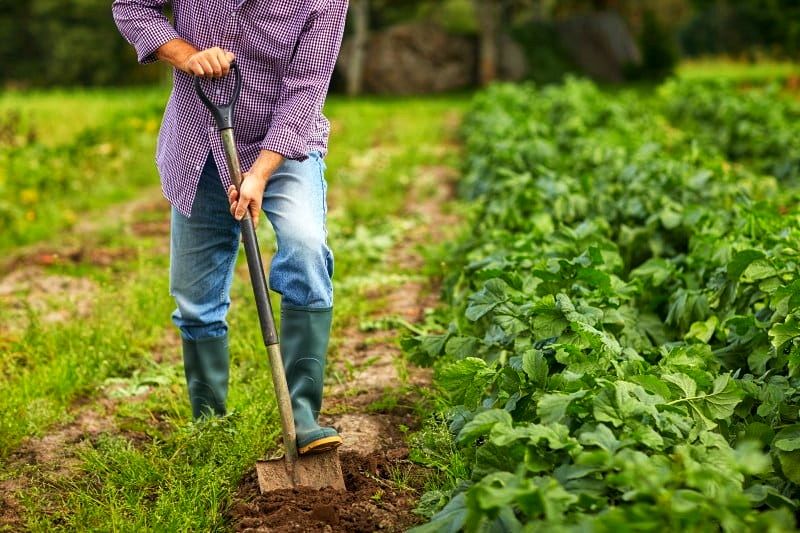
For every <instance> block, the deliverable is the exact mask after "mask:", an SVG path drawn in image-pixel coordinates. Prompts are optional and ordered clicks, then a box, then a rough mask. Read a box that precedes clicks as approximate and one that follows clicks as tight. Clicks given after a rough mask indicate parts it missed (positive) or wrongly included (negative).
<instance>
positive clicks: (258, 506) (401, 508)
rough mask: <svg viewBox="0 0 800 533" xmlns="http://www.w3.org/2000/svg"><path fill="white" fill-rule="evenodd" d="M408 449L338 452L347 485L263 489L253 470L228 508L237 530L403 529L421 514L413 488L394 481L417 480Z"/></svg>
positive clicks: (351, 532) (352, 531) (417, 472)
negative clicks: (416, 509) (399, 478)
mask: <svg viewBox="0 0 800 533" xmlns="http://www.w3.org/2000/svg"><path fill="white" fill-rule="evenodd" d="M407 456H408V450H407V449H405V448H394V449H392V450H391V451H385V450H384V451H378V452H373V453H371V454H369V455H362V454H360V453H357V452H352V451H350V452H342V453H341V454H340V457H341V461H342V471H343V472H344V478H345V486H346V487H347V491H335V490H325V489H323V490H312V489H299V490H298V489H289V490H282V491H275V492H271V493H268V494H264V495H261V494H259V493H258V481H257V480H256V477H255V471H253V472H251V473H249V474H248V475H247V477H246V478H245V480H244V482H243V484H242V488H241V489H240V491H239V494H238V498H237V499H239V500H241V503H239V504H237V505H236V506H235V507H234V508H233V510H232V512H231V518H232V521H233V526H234V527H235V528H236V530H238V531H245V532H251V531H259V532H269V531H275V532H278V531H280V532H293V531H296V532H306V531H326V532H331V533H333V532H342V533H344V532H347V533H359V532H368V531H369V532H372V531H377V530H380V531H405V530H407V529H408V528H410V527H412V526H414V525H416V524H418V523H419V522H420V518H419V517H418V516H416V515H414V514H413V513H412V512H411V509H413V507H414V505H415V503H416V495H415V493H414V492H411V491H408V490H402V489H400V488H398V487H397V484H396V483H395V482H394V481H393V478H394V477H396V476H398V475H399V474H398V471H402V475H403V476H405V477H406V478H409V479H411V480H412V482H413V481H415V479H414V478H415V476H418V477H421V478H423V479H424V472H421V471H420V470H421V469H420V468H419V467H417V466H415V465H413V464H411V463H410V462H409V461H408V460H407Z"/></svg>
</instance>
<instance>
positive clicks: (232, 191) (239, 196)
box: [228, 172, 267, 227]
mask: <svg viewBox="0 0 800 533" xmlns="http://www.w3.org/2000/svg"><path fill="white" fill-rule="evenodd" d="M266 187H267V180H266V179H265V178H263V177H261V176H258V175H255V174H254V173H252V172H245V173H244V174H243V175H242V186H241V188H240V190H239V191H238V192H237V190H236V187H234V186H233V185H231V186H230V187H229V188H228V201H229V202H230V204H231V215H233V218H235V219H236V220H242V218H244V214H245V212H246V210H249V211H250V218H252V219H253V226H255V227H258V219H259V217H260V216H261V202H262V201H263V200H264V189H265V188H266Z"/></svg>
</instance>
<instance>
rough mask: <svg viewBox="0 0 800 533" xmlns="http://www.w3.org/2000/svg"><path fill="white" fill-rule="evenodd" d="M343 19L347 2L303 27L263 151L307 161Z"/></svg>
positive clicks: (333, 1) (340, 0) (334, 2)
mask: <svg viewBox="0 0 800 533" xmlns="http://www.w3.org/2000/svg"><path fill="white" fill-rule="evenodd" d="M346 19H347V0H329V1H328V2H327V6H326V7H325V8H324V9H323V10H321V11H320V12H319V13H318V14H317V15H316V16H315V17H314V18H313V19H312V20H310V21H309V22H308V23H307V24H306V27H305V28H304V29H303V32H302V33H301V35H300V38H299V40H298V43H297V47H296V49H295V53H294V56H293V57H292V60H291V62H290V63H289V67H288V68H287V71H286V73H285V74H284V76H283V80H282V83H281V92H280V97H279V99H278V105H277V107H276V112H275V114H274V115H273V118H272V123H271V124H270V127H269V130H268V131H267V135H266V137H265V138H264V140H263V142H262V143H261V149H262V150H272V151H273V152H277V153H279V154H281V155H282V156H284V157H285V158H287V159H294V160H298V161H302V160H304V159H306V158H307V155H306V150H307V146H308V142H309V140H310V134H311V128H312V126H313V125H314V122H315V120H316V118H317V117H318V116H319V114H320V113H321V112H322V106H323V105H324V103H325V96H326V95H327V93H328V87H329V85H330V81H331V75H332V74H333V68H334V66H335V65H336V58H337V56H338V55H339V48H340V47H341V44H342V35H343V33H344V26H345V21H346Z"/></svg>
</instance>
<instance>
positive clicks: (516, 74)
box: [500, 35, 528, 81]
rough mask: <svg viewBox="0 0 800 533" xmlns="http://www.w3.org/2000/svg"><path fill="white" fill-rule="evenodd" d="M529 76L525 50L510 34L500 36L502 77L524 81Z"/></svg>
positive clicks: (506, 79) (503, 78) (507, 79)
mask: <svg viewBox="0 0 800 533" xmlns="http://www.w3.org/2000/svg"><path fill="white" fill-rule="evenodd" d="M527 76H528V58H527V57H525V50H524V49H523V48H522V46H521V45H520V44H519V43H517V41H515V40H514V39H512V38H511V36H510V35H502V36H501V37H500V79H502V80H505V81H522V80H524V79H525V78H526V77H527Z"/></svg>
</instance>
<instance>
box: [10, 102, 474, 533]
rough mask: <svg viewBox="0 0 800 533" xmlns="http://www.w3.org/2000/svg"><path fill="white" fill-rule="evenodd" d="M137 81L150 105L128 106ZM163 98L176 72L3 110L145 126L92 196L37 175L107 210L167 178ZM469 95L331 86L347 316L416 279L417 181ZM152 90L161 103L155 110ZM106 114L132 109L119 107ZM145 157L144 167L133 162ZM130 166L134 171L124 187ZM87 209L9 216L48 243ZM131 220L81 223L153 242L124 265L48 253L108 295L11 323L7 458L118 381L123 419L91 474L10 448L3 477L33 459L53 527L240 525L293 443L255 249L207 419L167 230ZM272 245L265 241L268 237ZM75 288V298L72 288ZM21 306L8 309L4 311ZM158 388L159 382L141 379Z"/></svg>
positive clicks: (26, 470)
mask: <svg viewBox="0 0 800 533" xmlns="http://www.w3.org/2000/svg"><path fill="white" fill-rule="evenodd" d="M126 94H127V98H128V99H129V98H133V99H134V100H136V101H140V102H142V105H141V106H135V107H130V106H126V104H125V102H126ZM163 98H164V92H163V89H161V88H157V89H151V90H138V89H137V90H135V91H133V92H131V93H129V94H128V93H126V92H125V91H78V92H58V93H36V94H32V95H29V96H28V95H22V94H14V93H11V94H9V95H6V96H4V97H3V100H2V103H0V114H2V113H3V110H8V109H18V110H19V111H20V113H21V116H24V117H26V118H25V120H26V121H29V122H26V123H25V125H23V127H22V130H19V131H23V132H24V131H26V130H25V128H30V129H31V130H32V131H38V132H41V131H47V132H49V135H48V136H47V137H48V138H47V141H46V142H45V141H44V137H42V136H40V135H39V134H37V135H38V136H39V137H37V139H38V140H35V141H34V142H33V143H32V144H35V145H36V146H37V148H36V150H40V149H41V150H44V152H43V153H45V154H56V155H58V154H61V153H62V152H64V151H69V150H71V149H73V148H75V146H76V143H77V142H78V141H79V140H80V139H82V138H85V136H86V135H93V136H97V139H100V144H103V143H105V142H106V141H108V139H110V138H111V137H112V136H113V135H122V136H129V135H134V136H135V137H136V138H137V139H138V141H137V142H138V143H139V144H138V145H137V147H136V149H135V151H134V150H133V149H132V148H131V147H125V149H126V150H131V152H130V158H128V159H125V156H124V155H123V152H120V151H115V150H112V151H111V152H110V153H109V154H105V155H103V154H101V156H102V157H100V158H99V159H98V160H96V161H94V162H93V163H92V166H91V169H93V172H95V176H101V175H105V174H106V173H107V171H108V170H109V169H114V170H115V171H116V172H118V174H117V175H116V176H115V178H116V179H115V180H114V181H113V182H112V183H110V184H109V188H108V189H107V190H106V189H103V188H97V189H95V188H90V189H87V190H85V191H82V194H80V195H67V196H62V197H59V198H53V197H52V196H51V195H50V194H49V192H48V191H49V189H48V188H47V187H46V186H45V184H44V183H43V182H37V183H38V184H39V187H40V188H37V189H35V192H36V194H38V195H39V197H40V198H41V202H42V204H41V205H42V210H43V212H49V211H52V210H73V211H75V212H80V213H81V216H82V217H83V216H86V217H88V218H97V217H99V214H100V213H103V212H107V211H108V209H109V205H108V204H109V202H110V201H111V200H112V199H113V201H115V202H122V201H127V200H129V199H134V198H136V197H137V196H139V195H141V194H143V191H146V190H151V189H152V187H153V185H154V183H155V182H156V173H155V169H154V168H153V163H152V146H153V143H154V135H155V128H154V127H153V126H152V124H150V125H148V124H149V123H148V121H149V120H151V119H152V117H153V116H156V115H155V114H156V113H157V112H158V110H159V106H160V105H163V104H159V102H162V99H163ZM128 101H129V100H128ZM466 101H467V99H466V98H464V97H443V98H416V99H378V98H375V99H364V100H348V99H343V98H332V99H331V101H330V102H329V105H328V108H327V114H328V116H329V117H330V118H331V120H332V122H333V131H334V133H333V138H332V144H331V152H330V155H329V157H328V158H327V165H328V173H327V180H328V183H329V208H330V209H329V218H328V221H329V238H330V241H331V246H332V248H333V250H334V253H335V254H336V274H335V282H336V286H337V294H336V302H337V303H336V307H335V324H336V327H337V328H339V329H338V331H341V328H342V327H343V326H344V325H346V324H359V323H360V322H362V321H364V320H366V319H367V318H368V316H369V314H370V313H371V312H373V311H374V310H375V309H376V308H377V306H379V305H381V302H380V300H370V299H369V297H368V294H367V291H368V289H369V288H371V287H373V288H374V287H375V286H378V287H380V286H382V285H385V284H395V283H402V281H403V280H404V279H407V274H404V273H400V274H398V272H397V269H396V268H395V266H394V265H391V264H387V263H386V261H385V257H386V254H387V252H388V251H389V250H390V249H391V247H392V246H393V245H394V243H396V242H397V241H398V240H399V239H402V233H403V231H404V229H405V228H406V227H407V225H408V222H407V221H404V219H403V217H404V215H403V211H404V206H405V201H406V193H407V190H408V187H409V185H410V184H411V180H413V178H414V176H415V173H416V172H417V169H418V168H419V167H420V166H422V165H429V164H442V157H441V151H440V148H437V147H440V145H441V143H442V142H443V138H444V136H445V132H446V130H447V125H446V122H447V121H448V120H450V118H449V117H450V112H454V113H456V115H455V116H457V113H459V112H460V111H461V110H462V109H463V108H464V107H465V104H466ZM145 107H146V108H147V110H146V113H145V114H147V113H149V114H148V115H147V116H146V117H145V118H143V117H142V109H143V108H145ZM62 108H63V109H69V110H75V109H82V110H83V111H82V112H83V113H86V116H87V117H90V118H88V119H87V121H86V122H84V123H83V124H81V125H80V126H79V125H78V120H77V115H76V114H73V113H74V111H66V112H65V113H66V114H65V115H64V117H65V120H64V121H63V122H61V123H59V124H58V125H57V126H56V125H54V124H55V122H57V121H54V120H53V115H54V113H56V112H57V111H58V110H59V109H62ZM104 117H106V118H108V117H110V119H109V120H113V121H114V124H108V123H107V122H104V120H105V119H104ZM139 121H143V122H139ZM51 126H52V127H51ZM131 128H133V129H134V130H135V132H136V133H135V134H132V133H131V131H129V130H130V129H131ZM137 128H138V129H137ZM87 131H88V132H90V133H88V134H87ZM109 132H111V133H109ZM125 138H127V137H125ZM15 142H16V141H15ZM69 147H72V148H69ZM28 148H29V147H28ZM28 148H23V149H28ZM10 151H11V150H8V151H7V152H6V156H8V153H9V152H10ZM134 152H135V154H134ZM83 153H84V152H80V151H78V154H83ZM12 157H13V156H12ZM120 158H122V159H123V160H124V164H122V163H120ZM6 162H7V161H6ZM445 163H447V164H452V165H455V164H457V161H455V160H453V159H452V158H450V159H448V160H447V161H445ZM28 164H36V165H40V166H41V167H42V168H41V169H40V172H41V173H42V174H43V175H46V174H52V173H56V172H58V167H57V166H56V165H57V161H56V160H55V159H47V158H45V159H41V160H38V161H36V162H28ZM109 165H110V166H109ZM133 174H135V175H136V176H138V177H136V178H135V179H129V175H133ZM122 181H124V182H125V183H126V185H124V186H122V187H119V183H120V182H122ZM14 183H16V184H18V183H19V182H14ZM2 186H3V182H0V187H2ZM5 186H6V187H8V182H5ZM115 186H116V187H119V188H120V189H121V190H122V192H120V190H116V189H115V188H114V187H115ZM20 191H21V190H18V191H17V192H20ZM115 195H116V196H115ZM118 205H120V206H121V205H124V204H118ZM37 213H38V211H37ZM166 216H167V211H166V209H161V210H159V211H150V212H146V213H142V214H139V215H137V217H138V219H140V220H148V221H153V220H156V221H157V220H159V217H160V219H161V220H163V219H164V217H166ZM73 224H74V223H73ZM70 226H71V223H70V221H69V220H66V219H64V218H59V217H48V216H47V215H42V216H41V217H39V216H38V215H37V218H36V219H35V220H33V221H27V226H26V227H28V228H29V229H31V228H33V229H31V232H32V233H31V235H30V236H27V237H25V238H21V237H20V238H9V237H8V235H6V234H5V232H4V235H3V237H0V250H13V249H14V248H15V247H17V246H19V245H20V244H27V243H33V242H40V243H41V242H44V243H50V244H49V245H51V246H58V242H59V240H60V239H59V233H62V232H64V231H68V228H69V227H70ZM34 229H35V231H34ZM119 230H120V222H119V221H116V220H107V221H105V223H103V220H102V218H99V222H98V225H97V227H95V228H94V229H93V230H92V231H94V232H95V233H96V234H95V235H80V236H77V235H76V236H73V237H74V239H76V240H77V241H78V242H90V243H102V244H103V246H107V247H110V248H131V249H134V250H137V251H138V255H137V257H136V258H135V259H130V260H126V261H121V262H117V263H115V264H114V265H113V266H112V267H103V266H98V265H90V264H88V265H83V264H81V265H77V266H76V265H63V266H53V267H48V269H46V272H47V273H49V274H54V275H63V276H79V277H81V278H89V279H92V280H94V283H95V284H96V286H97V290H96V291H95V292H94V293H93V294H92V295H91V299H92V300H93V301H92V305H91V308H92V310H91V312H90V313H89V314H87V315H85V316H82V317H80V318H78V317H77V316H76V317H74V318H73V319H72V320H69V321H67V322H62V323H48V322H46V321H43V320H42V316H41V315H42V311H39V310H36V309H31V310H30V311H29V315H30V316H29V318H30V319H31V325H30V326H28V327H27V328H26V329H24V330H22V331H18V332H16V333H14V332H10V333H8V334H5V333H4V334H2V336H1V337H2V338H0V350H2V351H0V388H2V390H3V391H4V393H5V394H3V395H2V396H0V413H2V418H1V419H0V424H2V425H1V426H0V429H1V430H2V431H0V461H2V460H4V459H8V458H9V457H10V454H11V452H13V451H14V450H15V449H17V448H18V447H19V445H20V442H21V441H22V440H23V439H25V438H26V437H30V436H36V435H42V434H45V433H47V432H48V431H49V430H50V428H52V426H53V425H54V424H56V423H60V422H67V421H69V420H70V419H71V418H73V417H74V416H75V415H76V412H77V411H78V410H81V409H95V408H97V409H100V405H101V402H105V397H106V396H108V395H110V394H111V393H110V392H109V391H113V394H114V395H116V396H117V397H118V400H117V403H116V404H115V405H114V407H113V408H112V409H111V415H112V416H113V417H114V420H113V423H114V426H115V427H116V430H114V431H112V432H111V433H110V434H109V435H107V436H103V437H101V438H99V439H98V440H97V441H96V442H92V443H88V444H87V445H86V446H85V447H82V448H81V452H80V456H79V459H80V461H79V464H78V465H77V467H76V468H77V473H76V475H74V476H67V477H64V476H63V475H58V476H57V475H54V474H53V473H52V472H48V471H47V470H46V469H37V468H30V467H24V466H21V465H20V464H18V463H7V464H6V465H4V467H3V468H2V469H0V470H2V472H3V473H2V474H0V481H1V480H2V479H6V478H9V477H12V476H19V475H24V476H25V477H27V478H28V479H30V480H32V481H31V484H30V486H29V487H28V488H27V489H26V491H25V493H24V495H23V498H22V501H23V504H24V505H25V507H26V509H27V524H26V525H27V527H28V528H30V529H32V530H36V531H44V530H47V531H49V530H53V529H97V530H125V531H127V530H136V531H138V530H155V531H163V530H167V531H172V530H217V529H222V528H224V527H225V521H224V515H225V511H226V510H227V509H228V507H229V506H230V505H231V503H232V498H233V494H234V491H235V489H236V486H237V484H238V482H239V479H240V477H241V476H242V475H243V473H244V472H245V471H246V470H247V469H248V468H250V467H251V466H252V464H253V462H254V461H255V460H256V458H258V457H260V456H264V455H267V454H269V452H270V451H271V450H274V449H275V445H276V442H277V436H278V425H277V414H276V412H275V406H274V403H273V401H272V399H271V393H270V392H269V391H270V390H271V385H270V383H269V378H268V376H269V372H268V368H267V363H266V357H265V354H264V349H263V345H262V343H261V339H260V337H259V335H260V333H259V328H258V326H257V319H256V313H255V307H254V305H253V304H252V295H251V292H250V288H249V285H248V284H247V282H246V279H245V276H244V275H243V274H244V268H245V267H244V265H243V264H242V262H241V258H240V264H239V268H238V271H239V275H237V278H236V281H235V283H234V287H233V290H232V298H233V300H234V306H233V308H232V310H231V314H230V316H229V321H230V326H231V332H232V340H231V352H232V369H231V374H232V375H231V390H230V398H229V408H230V409H231V410H232V414H231V415H230V416H228V417H226V418H225V419H223V420H215V421H211V422H206V423H200V424H192V423H190V422H189V418H190V413H189V406H188V401H187V399H186V391H185V387H184V385H183V376H182V369H181V365H180V363H179V354H178V347H177V345H176V342H175V341H176V336H175V333H174V331H173V329H172V326H171V324H170V323H169V313H170V311H171V309H172V307H173V303H172V301H171V299H170V297H169V295H168V291H167V262H166V257H164V254H163V252H161V251H159V250H163V245H164V241H165V239H166V238H167V237H166V236H153V237H137V236H135V235H132V234H127V233H122V232H120V231H119ZM259 232H260V234H261V237H262V241H264V242H266V243H271V242H272V240H273V239H272V235H271V229H270V228H268V225H266V224H265V225H262V227H261V228H260V229H259ZM270 248H271V247H270V246H264V247H263V248H262V249H263V250H264V252H265V253H268V251H269V250H270ZM352 280H357V281H355V282H354V281H352ZM20 297H24V295H20ZM52 305H61V304H58V302H53V303H52ZM63 305H64V306H65V307H66V308H69V304H66V303H65V304H63ZM14 312H15V311H14V310H13V309H10V308H3V309H0V317H3V316H10V315H12V314H13V313H14ZM335 335H336V334H335ZM339 344H341V343H340V341H339V339H337V338H336V337H334V338H333V339H332V345H333V347H334V350H333V352H334V355H333V356H334V357H340V358H345V359H346V357H347V354H343V353H337V350H336V347H337V346H338V345H339ZM154 351H156V352H159V359H158V361H155V360H154V359H153V356H152V353H153V352H154ZM145 390H149V391H150V392H149V394H146V395H145V396H143V397H142V396H138V393H139V392H142V391H145ZM102 405H106V404H105V403H103V404H102Z"/></svg>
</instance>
